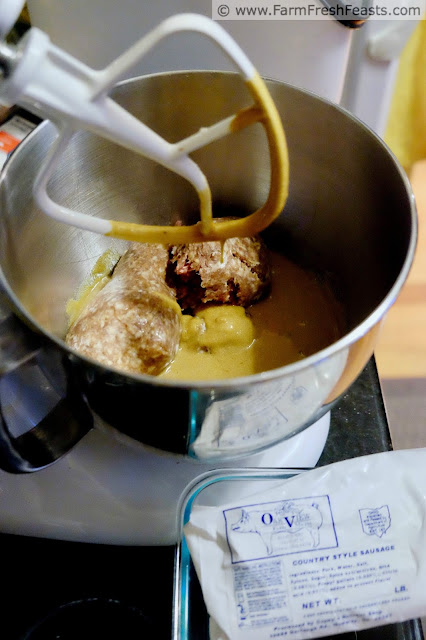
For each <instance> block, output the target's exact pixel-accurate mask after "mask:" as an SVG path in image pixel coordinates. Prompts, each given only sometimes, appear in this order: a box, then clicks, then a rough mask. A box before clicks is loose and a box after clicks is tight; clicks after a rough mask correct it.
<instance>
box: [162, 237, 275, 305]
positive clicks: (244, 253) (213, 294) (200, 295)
mask: <svg viewBox="0 0 426 640" xmlns="http://www.w3.org/2000/svg"><path fill="white" fill-rule="evenodd" d="M270 279H271V274H270V267H269V262H268V253H267V249H266V247H265V245H264V243H263V241H262V240H261V239H260V238H259V237H253V238H230V239H228V240H226V241H225V243H224V245H223V250H222V245H221V243H220V242H203V243H194V244H187V245H177V246H174V247H172V248H171V249H170V262H169V267H168V269H167V282H168V284H169V285H170V286H171V287H173V288H174V289H175V291H176V298H177V300H178V302H179V304H180V305H181V307H182V309H184V310H194V309H197V308H199V307H200V306H202V305H204V304H206V303H221V304H234V305H241V306H243V307H247V306H249V305H251V304H253V303H254V302H257V301H258V300H260V299H261V298H262V297H264V296H265V295H266V294H267V292H268V290H269V287H270Z"/></svg>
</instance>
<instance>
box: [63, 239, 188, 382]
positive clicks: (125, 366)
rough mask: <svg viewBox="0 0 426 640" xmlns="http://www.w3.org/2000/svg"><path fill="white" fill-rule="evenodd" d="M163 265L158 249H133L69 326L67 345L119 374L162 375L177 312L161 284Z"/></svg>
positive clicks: (172, 347) (163, 252) (175, 336)
mask: <svg viewBox="0 0 426 640" xmlns="http://www.w3.org/2000/svg"><path fill="white" fill-rule="evenodd" d="M167 261H168V251H167V249H166V248H164V247H162V246H161V245H145V244H138V243H135V244H134V245H132V246H131V248H130V249H129V250H128V251H127V252H126V253H125V254H124V256H123V257H122V258H121V259H120V261H119V263H118V265H117V267H116V269H115V271H114V275H113V277H112V279H111V281H110V282H109V283H108V284H107V285H106V286H105V287H104V288H103V289H102V290H101V291H100V292H99V293H98V294H97V295H96V297H95V298H94V299H93V300H92V301H91V302H89V303H88V305H87V306H86V307H85V308H84V309H83V311H82V313H81V315H80V317H79V318H78V319H77V321H76V322H75V323H74V324H73V325H72V326H71V328H70V330H69V331H68V334H67V336H66V342H67V344H68V345H69V346H70V347H72V348H74V349H76V350H77V351H79V352H80V353H82V354H83V355H86V356H88V357H91V358H93V359H94V360H97V361H99V362H101V363H102V364H105V365H108V366H112V367H115V368H117V369H121V370H123V371H127V372H131V373H147V374H151V375H158V374H159V373H161V371H163V369H164V368H165V367H166V366H167V365H168V364H169V363H170V362H171V361H172V360H173V358H174V357H175V355H176V352H177V349H178V346H179V339H180V310H179V307H178V305H177V303H176V300H175V296H174V293H173V291H172V290H171V289H170V288H169V287H168V286H167V285H166V283H165V273H166V266H167Z"/></svg>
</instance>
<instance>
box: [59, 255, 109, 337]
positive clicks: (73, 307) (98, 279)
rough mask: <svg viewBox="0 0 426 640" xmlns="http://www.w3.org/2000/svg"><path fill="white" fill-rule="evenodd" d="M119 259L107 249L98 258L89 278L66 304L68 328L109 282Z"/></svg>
mask: <svg viewBox="0 0 426 640" xmlns="http://www.w3.org/2000/svg"><path fill="white" fill-rule="evenodd" d="M119 259H120V254H119V253H118V252H117V251H114V250H113V249H108V250H107V251H105V253H103V254H102V255H101V256H100V257H99V258H98V260H97V261H96V263H95V266H94V267H93V269H92V271H91V272H90V275H89V277H88V278H87V279H86V280H85V281H84V282H83V283H82V285H81V286H80V288H79V290H78V292H77V295H76V297H75V298H71V299H70V300H68V302H67V306H66V314H67V316H68V326H69V327H70V326H71V325H72V324H74V322H75V321H76V320H77V318H78V317H79V316H80V314H81V312H82V311H83V309H84V308H85V307H86V305H87V304H88V303H89V302H90V301H91V300H93V298H94V297H95V296H96V294H97V293H99V291H100V290H101V289H103V288H104V286H105V285H106V284H107V282H109V280H110V279H111V273H112V271H113V269H114V267H115V265H116V264H117V262H118V260H119Z"/></svg>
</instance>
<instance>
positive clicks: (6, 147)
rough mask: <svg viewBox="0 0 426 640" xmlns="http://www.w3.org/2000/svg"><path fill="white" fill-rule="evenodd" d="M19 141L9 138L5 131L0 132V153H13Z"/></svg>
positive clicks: (12, 137)
mask: <svg viewBox="0 0 426 640" xmlns="http://www.w3.org/2000/svg"><path fill="white" fill-rule="evenodd" d="M20 142H21V141H20V140H18V138H15V137H14V136H11V135H10V133H6V131H0V151H5V152H6V153H9V152H10V151H13V150H14V149H15V148H16V147H17V146H18V144H19V143H20Z"/></svg>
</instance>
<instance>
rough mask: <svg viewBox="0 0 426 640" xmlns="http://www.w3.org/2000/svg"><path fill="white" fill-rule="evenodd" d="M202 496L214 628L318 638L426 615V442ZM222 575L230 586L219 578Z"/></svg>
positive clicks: (198, 518) (192, 537) (195, 534)
mask: <svg viewBox="0 0 426 640" xmlns="http://www.w3.org/2000/svg"><path fill="white" fill-rule="evenodd" d="M255 497H256V499H255V500H253V499H251V500H250V501H244V502H243V503H241V502H240V503H237V504H234V505H228V506H226V508H220V507H218V508H214V507H197V506H195V507H194V508H193V511H192V515H191V519H190V521H189V523H188V524H187V525H186V527H185V537H186V540H187V544H188V547H189V550H190V552H191V556H192V558H193V561H194V564H195V569H196V571H197V574H198V576H199V579H200V583H201V586H202V590H203V595H204V598H205V601H206V606H207V609H208V611H209V613H210V616H212V618H213V619H214V624H213V625H211V629H212V635H211V638H212V639H213V638H221V639H222V640H225V639H227V638H230V639H232V640H234V639H235V640H243V639H244V640H247V638H253V639H255V640H263V639H270V638H284V637H286V638H294V639H304V638H315V637H321V636H327V635H334V634H338V633H344V632H348V631H355V630H360V629H363V628H367V627H374V626H382V625H385V624H390V623H393V622H400V621H403V620H408V619H412V618H417V617H421V616H424V615H425V614H426V546H425V544H424V540H425V534H426V531H425V522H426V450H423V449H418V450H414V451H399V452H388V453H383V454H376V455H372V456H365V457H362V458H357V459H354V460H348V461H345V462H339V463H336V464H335V465H329V466H328V467H323V468H320V469H315V470H313V471H309V472H306V473H302V474H300V475H298V476H295V477H293V478H291V479H290V480H285V481H283V482H282V484H281V486H278V487H277V486H275V487H274V488H272V489H271V490H267V491H265V493H261V494H258V495H257V496H255ZM218 585H220V588H218Z"/></svg>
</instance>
